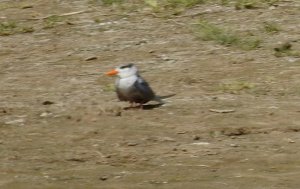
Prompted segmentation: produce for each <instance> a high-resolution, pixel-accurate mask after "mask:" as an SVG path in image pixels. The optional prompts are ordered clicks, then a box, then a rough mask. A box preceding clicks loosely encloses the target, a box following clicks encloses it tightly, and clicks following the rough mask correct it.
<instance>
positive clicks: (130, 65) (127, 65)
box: [120, 64, 134, 69]
mask: <svg viewBox="0 0 300 189" xmlns="http://www.w3.org/2000/svg"><path fill="white" fill-rule="evenodd" d="M132 66H134V65H133V64H126V65H124V66H120V69H124V68H131V67H132Z"/></svg>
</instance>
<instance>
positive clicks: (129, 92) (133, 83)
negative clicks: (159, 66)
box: [106, 64, 164, 107]
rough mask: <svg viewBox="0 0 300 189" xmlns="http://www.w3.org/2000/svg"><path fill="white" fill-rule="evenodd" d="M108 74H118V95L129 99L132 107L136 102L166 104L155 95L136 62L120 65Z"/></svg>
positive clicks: (125, 99)
mask: <svg viewBox="0 0 300 189" xmlns="http://www.w3.org/2000/svg"><path fill="white" fill-rule="evenodd" d="M106 75H108V76H114V75H117V76H118V77H117V79H116V82H115V87H116V93H117V96H118V98H119V100H120V101H128V102H129V103H130V107H133V105H134V104H139V105H140V107H142V106H143V104H146V103H147V102H149V101H156V102H159V104H164V102H163V101H162V100H161V98H160V97H158V96H156V95H155V93H154V92H153V90H152V89H151V87H150V85H149V84H148V82H147V81H146V80H145V79H143V78H142V77H141V76H140V74H139V72H138V69H137V67H136V66H135V65H134V64H127V65H123V66H119V67H117V68H115V69H113V70H111V71H109V72H107V73H106Z"/></svg>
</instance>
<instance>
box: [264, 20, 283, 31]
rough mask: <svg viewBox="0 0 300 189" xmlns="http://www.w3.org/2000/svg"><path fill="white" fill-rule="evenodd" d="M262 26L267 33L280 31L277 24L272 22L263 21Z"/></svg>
mask: <svg viewBox="0 0 300 189" xmlns="http://www.w3.org/2000/svg"><path fill="white" fill-rule="evenodd" d="M263 27H264V30H265V31H266V32H267V33H278V32H279V31H280V28H279V26H278V25H276V24H275V23H274V22H264V23H263Z"/></svg>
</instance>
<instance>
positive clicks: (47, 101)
mask: <svg viewBox="0 0 300 189" xmlns="http://www.w3.org/2000/svg"><path fill="white" fill-rule="evenodd" d="M51 104H54V102H51V101H49V100H46V101H44V102H43V105H51Z"/></svg>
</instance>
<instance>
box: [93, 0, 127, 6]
mask: <svg viewBox="0 0 300 189" xmlns="http://www.w3.org/2000/svg"><path fill="white" fill-rule="evenodd" d="M123 2H124V0H89V1H88V3H89V4H102V5H108V6H109V5H114V4H121V3H123Z"/></svg>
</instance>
